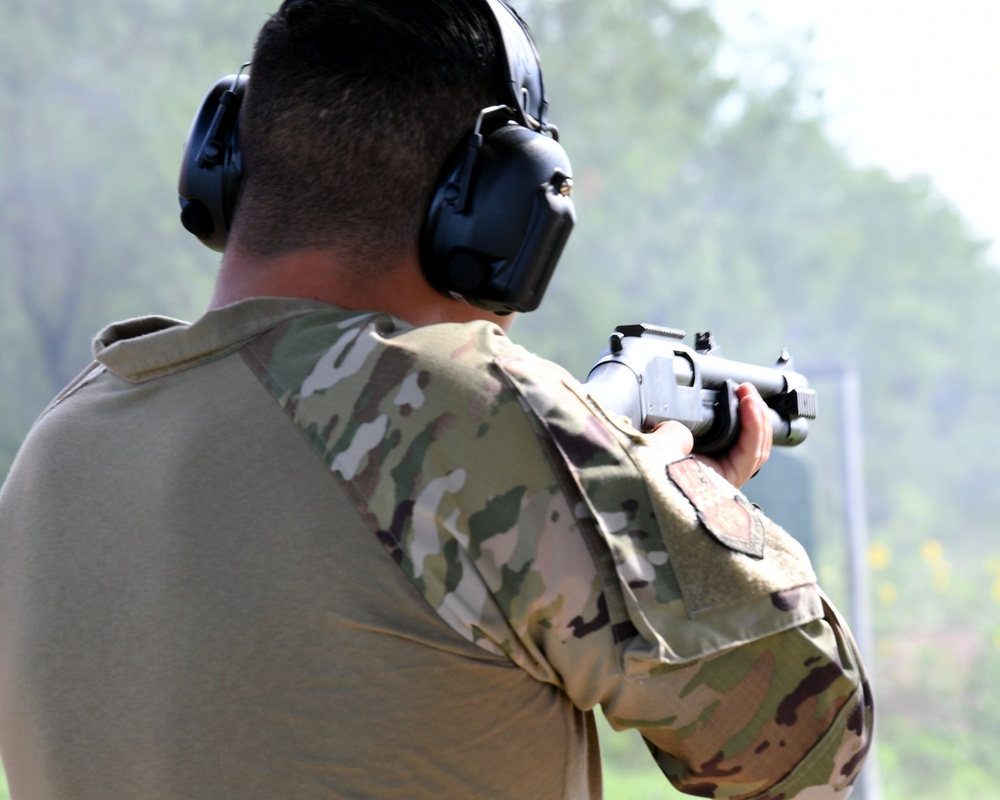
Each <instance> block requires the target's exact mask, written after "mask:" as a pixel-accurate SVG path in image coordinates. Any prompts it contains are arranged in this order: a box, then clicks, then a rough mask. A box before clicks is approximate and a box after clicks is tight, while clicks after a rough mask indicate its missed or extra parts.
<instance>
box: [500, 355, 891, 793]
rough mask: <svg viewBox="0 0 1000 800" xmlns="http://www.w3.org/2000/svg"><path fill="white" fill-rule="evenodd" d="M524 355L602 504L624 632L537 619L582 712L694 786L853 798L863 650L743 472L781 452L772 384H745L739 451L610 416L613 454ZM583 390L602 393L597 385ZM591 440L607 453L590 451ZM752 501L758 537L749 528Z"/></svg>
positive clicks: (865, 706) (860, 746)
mask: <svg viewBox="0 0 1000 800" xmlns="http://www.w3.org/2000/svg"><path fill="white" fill-rule="evenodd" d="M511 366H512V368H511V374H510V379H511V382H512V384H513V385H515V386H516V387H517V389H518V391H520V392H521V394H522V397H523V402H524V404H525V405H526V406H527V407H528V408H529V409H531V410H532V411H533V412H535V414H536V416H537V419H538V421H539V423H540V425H542V426H544V427H545V428H546V429H547V432H548V436H549V438H550V439H551V441H553V442H554V443H556V445H557V446H558V448H559V451H560V454H561V456H562V457H563V459H564V460H563V464H562V468H563V469H566V470H568V471H569V473H570V474H571V475H572V479H573V482H574V483H575V484H576V486H577V487H578V489H579V492H580V496H581V500H582V504H584V505H587V506H588V507H589V510H590V518H591V522H592V524H593V527H594V530H595V534H594V541H591V544H590V548H589V549H590V551H591V553H592V554H593V557H594V558H595V560H596V561H597V566H598V571H599V573H601V574H603V575H605V576H606V577H605V581H604V585H603V588H604V597H605V605H606V607H607V608H608V617H609V618H608V625H607V627H606V628H605V629H604V633H605V634H607V633H608V632H611V639H612V641H608V637H607V636H606V635H605V636H602V635H601V632H600V631H594V632H592V633H590V634H589V635H588V636H587V637H582V638H580V637H573V638H569V639H566V638H563V639H560V640H559V641H558V642H556V641H555V640H556V639H558V638H559V637H558V635H554V631H553V630H552V628H551V627H550V626H545V627H543V628H536V629H534V630H532V629H531V624H530V622H526V626H525V628H523V629H522V630H524V634H525V635H526V638H528V639H531V640H536V641H539V642H541V645H540V646H538V650H539V651H540V652H544V653H545V654H546V658H547V659H548V661H549V663H550V664H551V665H552V667H553V668H554V670H555V672H556V674H557V675H558V676H559V678H560V680H561V681H562V684H563V687H564V688H565V690H566V691H567V693H568V694H569V695H570V696H571V697H572V698H573V699H574V701H575V702H576V703H577V704H578V705H579V706H580V707H582V708H591V707H594V706H596V705H601V706H602V707H603V709H604V712H605V715H606V716H607V717H608V719H609V720H610V721H611V723H612V725H613V726H614V727H616V728H618V729H625V728H634V729H637V730H639V731H640V732H641V733H642V734H643V736H644V737H645V738H646V740H647V742H648V743H649V744H650V748H651V750H652V752H653V755H654V758H655V759H656V761H657V763H658V765H659V766H660V767H661V769H662V770H663V772H664V774H665V775H666V776H667V777H668V778H669V779H670V780H671V781H672V782H673V783H674V784H675V785H676V786H677V787H678V788H680V789H681V790H682V791H686V792H689V793H691V794H694V795H697V796H703V797H718V798H723V797H726V798H740V799H741V800H743V799H744V798H760V800H764V799H765V798H769V799H771V800H773V798H777V797H781V798H783V800H792V798H794V797H801V798H803V800H804V798H806V797H810V796H815V797H818V796H823V797H827V798H842V797H845V796H846V795H847V793H848V792H849V789H850V786H851V784H852V782H853V781H854V779H855V778H856V776H857V773H858V770H859V769H860V766H861V764H862V763H863V761H864V758H865V755H866V752H867V748H868V742H869V739H870V735H871V726H872V703H871V697H870V695H869V693H868V689H867V685H866V679H865V673H864V668H863V666H862V663H861V659H860V657H859V655H858V652H857V648H856V647H855V645H854V642H853V640H852V638H851V636H850V633H849V631H848V630H847V628H846V625H844V623H843V621H842V620H841V618H840V616H839V615H838V614H837V612H836V610H835V609H834V608H833V607H832V606H831V605H830V604H829V603H828V601H827V600H826V599H825V597H824V596H823V594H822V592H821V591H820V590H819V589H818V587H817V586H816V585H815V584H816V578H815V574H814V573H813V571H812V568H811V565H810V564H809V561H808V558H807V557H806V555H805V553H804V551H803V550H802V548H801V547H800V546H799V545H798V543H797V542H795V541H794V539H792V538H791V537H790V536H789V535H788V534H787V533H785V532H784V531H782V530H781V529H780V528H779V527H778V526H777V525H775V524H774V523H772V522H770V520H768V519H767V518H766V517H764V516H763V515H761V514H759V513H758V512H756V511H755V510H754V509H753V508H752V506H750V504H749V503H747V502H746V501H745V498H743V499H742V501H739V500H737V499H736V498H742V495H740V494H739V493H738V492H737V490H736V489H735V487H734V486H731V485H730V484H728V483H727V482H726V480H725V478H728V479H729V480H730V481H732V482H733V483H737V484H739V483H742V482H744V481H745V480H747V479H748V478H749V477H750V476H751V475H752V474H753V473H754V472H755V471H756V469H758V468H759V467H760V465H761V464H762V463H763V461H764V460H765V458H766V455H767V453H768V451H769V448H770V444H771V442H770V437H769V435H768V431H769V427H770V426H769V425H768V424H766V423H765V421H764V419H763V416H764V415H763V412H762V410H761V408H760V400H759V398H758V397H757V396H756V392H754V391H753V389H752V387H746V386H744V387H741V388H740V390H739V397H740V400H739V403H740V421H741V424H742V425H743V431H742V433H741V436H740V439H739V441H738V442H737V445H736V446H735V447H734V448H733V449H732V450H731V451H730V452H729V453H728V454H727V456H726V457H724V458H723V459H717V460H716V461H714V462H713V461H711V460H709V459H706V458H705V457H702V456H699V457H697V459H691V458H685V456H686V454H687V453H688V452H689V450H690V441H691V437H690V432H689V431H687V430H686V429H685V428H684V427H683V426H681V425H678V424H675V423H665V424H664V425H662V426H660V427H659V428H658V429H657V430H655V431H654V432H652V433H650V434H642V433H639V432H638V431H636V430H635V429H634V428H633V427H632V426H631V425H628V424H626V423H624V422H623V421H621V420H620V418H615V417H603V425H602V428H603V429H604V430H607V431H608V432H609V434H610V436H609V438H608V440H605V442H604V443H605V446H606V448H607V449H606V451H602V452H596V451H595V450H594V449H593V448H594V447H596V442H598V441H600V434H599V433H598V430H599V429H598V428H597V427H596V426H595V424H594V422H593V421H592V419H590V420H588V419H587V416H586V414H574V413H572V412H571V411H569V410H568V408H569V407H570V406H571V405H572V404H573V402H574V400H573V398H572V396H570V395H569V394H568V393H566V392H560V390H559V388H558V387H555V386H553V385H552V382H551V381H546V379H545V378H544V377H542V376H540V375H539V374H537V373H534V372H531V371H530V370H526V371H525V372H522V373H520V374H518V373H517V365H511ZM566 386H567V388H570V389H571V390H572V391H573V393H574V394H576V399H577V401H578V402H581V403H583V404H586V403H587V398H586V396H585V390H586V387H582V389H581V388H580V387H577V388H576V389H573V387H572V384H569V383H567V384H566ZM598 416H600V415H598ZM582 436H586V437H587V439H588V441H589V442H591V443H592V445H591V449H583V448H580V447H579V446H578V441H579V438H580V437H582ZM612 453H613V454H614V455H613V456H612ZM679 459H680V460H679ZM695 462H697V464H699V465H704V466H705V467H710V468H711V469H707V468H702V466H699V467H698V468H696V469H692V468H691V466H690V465H691V464H692V463H695ZM677 465H680V466H681V469H680V470H678V468H677ZM697 478H704V480H703V482H702V483H701V484H698V485H695V484H694V483H692V481H693V479H697ZM727 487H728V489H727ZM727 503H728V504H729V505H728V506H727ZM621 509H628V511H627V514H626V515H622V514H621ZM741 510H742V511H745V512H746V516H745V517H744V519H745V520H746V521H748V523H749V524H748V528H747V532H748V533H750V534H751V535H748V536H746V537H743V536H742V535H741V534H742V531H741V530H740V529H739V525H738V524H735V525H734V524H733V523H732V520H733V519H735V518H737V517H738V516H739V514H740V513H741ZM578 516H579V514H578ZM727 526H728V527H727ZM744 539H745V541H744ZM751 545H752V546H751ZM602 553H603V555H602ZM538 568H539V570H540V571H542V572H544V571H545V570H546V569H547V567H546V566H545V565H544V564H542V563H539V564H538ZM579 569H580V570H581V571H582V570H583V569H584V567H582V566H581V567H580V568H579ZM820 787H822V788H820ZM812 792H821V794H815V795H813V794H812Z"/></svg>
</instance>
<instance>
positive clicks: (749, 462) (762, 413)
mask: <svg viewBox="0 0 1000 800" xmlns="http://www.w3.org/2000/svg"><path fill="white" fill-rule="evenodd" d="M736 397H737V398H738V399H739V414H740V437H739V439H737V440H736V444H734V445H733V446H732V448H730V449H729V450H727V451H726V452H725V453H723V454H722V455H721V456H715V457H709V456H701V455H699V456H696V457H697V458H698V460H699V461H702V462H704V463H705V464H708V465H709V466H710V467H712V469H714V470H715V471H716V472H718V473H719V474H720V475H721V476H722V477H723V478H725V479H726V480H727V481H729V482H730V483H731V484H733V486H735V487H737V488H739V487H740V486H742V485H743V484H744V483H746V482H747V481H748V480H750V479H751V478H752V477H753V476H754V475H756V474H757V470H759V469H760V468H761V467H762V466H764V463H765V462H766V461H767V459H768V457H769V456H770V455H771V442H772V439H773V438H774V432H773V430H772V429H771V419H770V412H769V410H768V408H767V405H766V404H765V403H764V400H763V399H762V398H761V396H760V393H759V392H758V391H757V387H756V386H754V385H753V384H752V383H744V384H741V385H740V386H739V387H738V388H737V389H736Z"/></svg>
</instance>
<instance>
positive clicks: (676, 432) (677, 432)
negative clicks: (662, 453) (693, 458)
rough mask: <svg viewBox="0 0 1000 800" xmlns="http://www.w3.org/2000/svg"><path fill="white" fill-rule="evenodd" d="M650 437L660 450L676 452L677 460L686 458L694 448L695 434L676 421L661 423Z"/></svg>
mask: <svg viewBox="0 0 1000 800" xmlns="http://www.w3.org/2000/svg"><path fill="white" fill-rule="evenodd" d="M649 435H650V437H652V441H653V442H655V444H656V446H657V447H659V448H660V449H662V450H668V451H674V452H675V453H676V456H675V457H676V458H684V456H686V455H688V454H689V453H690V452H691V449H692V448H693V447H694V434H692V433H691V431H690V429H689V428H687V427H686V426H684V425H682V424H681V423H679V422H676V421H675V420H666V421H665V422H661V423H660V424H659V425H657V426H656V427H655V428H653V430H652V431H651V432H650V434H649Z"/></svg>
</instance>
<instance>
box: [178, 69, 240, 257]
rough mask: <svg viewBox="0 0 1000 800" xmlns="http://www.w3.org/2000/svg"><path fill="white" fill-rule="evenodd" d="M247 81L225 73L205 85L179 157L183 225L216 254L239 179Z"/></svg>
mask: <svg viewBox="0 0 1000 800" xmlns="http://www.w3.org/2000/svg"><path fill="white" fill-rule="evenodd" d="M248 80H249V78H248V76H246V75H242V74H240V75H228V76H226V77H225V78H220V79H219V80H218V81H216V82H215V85H214V86H213V87H212V88H211V89H209V91H208V94H206V95H205V99H204V100H202V103H201V106H200V107H199V108H198V113H197V114H195V116H194V120H193V121H192V122H191V128H190V130H189V131H188V135H187V140H186V141H185V143H184V155H183V157H182V159H181V173H180V180H179V183H178V187H177V194H178V199H179V200H180V204H181V224H182V225H183V226H184V227H185V228H186V229H187V230H188V231H189V232H190V233H193V234H194V235H195V236H197V237H198V238H199V239H200V240H201V241H202V243H203V244H205V245H206V246H207V247H210V248H212V249H213V250H217V251H219V252H221V251H222V250H224V249H225V246H226V238H227V237H228V234H229V226H230V225H231V224H232V221H233V211H234V209H235V208H236V196H237V194H238V193H239V187H240V180H241V179H242V177H243V158H242V155H241V153H240V148H239V142H238V127H239V126H238V120H239V111H240V105H241V104H242V102H243V95H244V93H245V92H246V87H247V81H248Z"/></svg>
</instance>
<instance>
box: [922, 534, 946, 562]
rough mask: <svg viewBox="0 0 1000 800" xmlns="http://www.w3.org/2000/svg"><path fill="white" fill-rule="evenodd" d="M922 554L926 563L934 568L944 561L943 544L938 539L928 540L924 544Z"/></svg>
mask: <svg viewBox="0 0 1000 800" xmlns="http://www.w3.org/2000/svg"><path fill="white" fill-rule="evenodd" d="M921 552H922V553H923V556H924V561H926V562H927V563H928V564H929V565H930V566H932V567H933V566H934V565H935V564H940V563H941V562H942V561H943V560H944V547H942V546H941V542H939V541H938V540H937V539H928V540H927V541H926V542H924V546H923V548H921Z"/></svg>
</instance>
